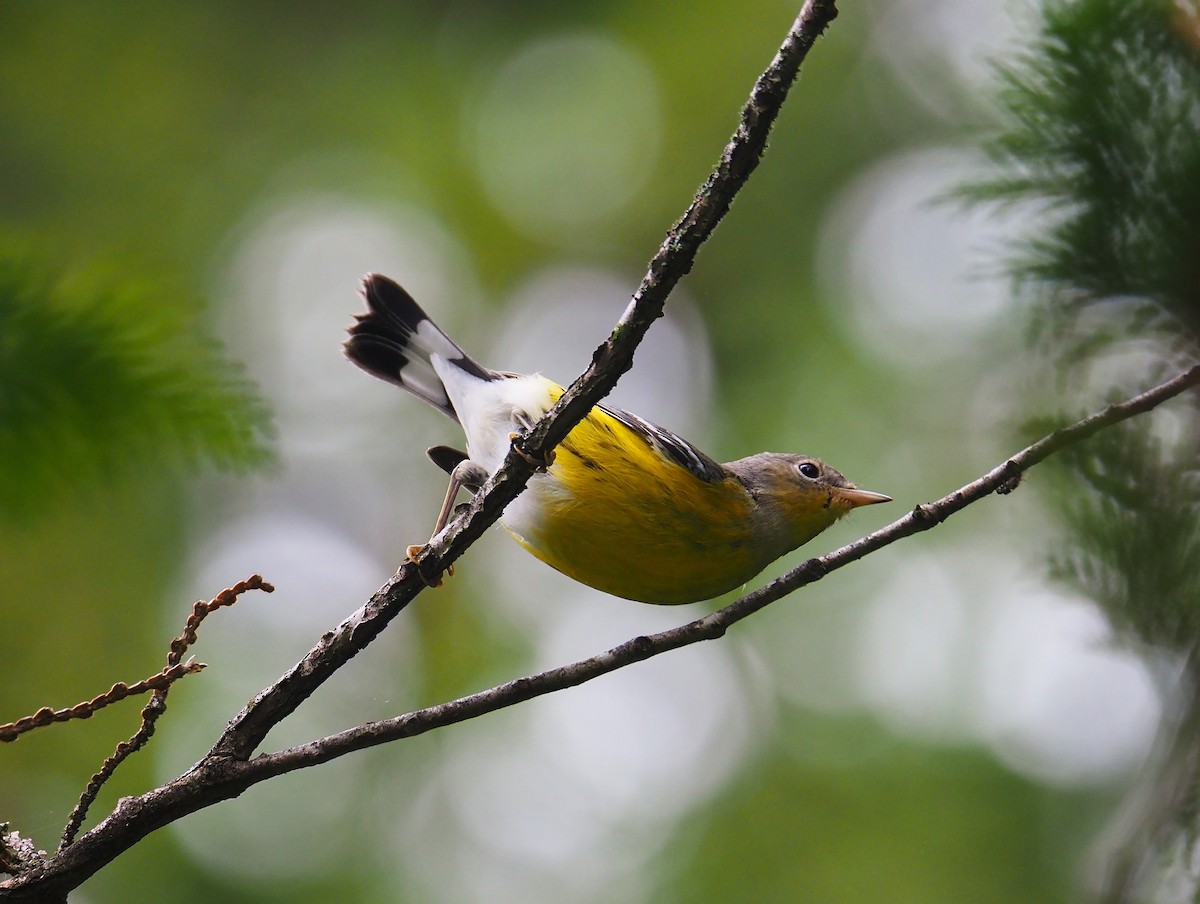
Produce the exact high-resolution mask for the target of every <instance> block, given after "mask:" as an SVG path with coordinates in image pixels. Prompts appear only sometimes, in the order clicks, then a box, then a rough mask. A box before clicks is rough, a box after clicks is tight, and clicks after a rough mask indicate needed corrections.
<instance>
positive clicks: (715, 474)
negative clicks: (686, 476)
mask: <svg viewBox="0 0 1200 904" xmlns="http://www.w3.org/2000/svg"><path fill="white" fill-rule="evenodd" d="M596 407H598V408H600V409H601V410H602V411H604V412H606V413H607V414H610V415H612V416H613V417H614V418H616V419H617V420H618V421H620V422H621V423H622V424H624V425H625V426H626V427H628V428H629V429H630V430H632V431H633V432H634V433H636V434H637V435H638V436H640V437H641V438H642V439H644V440H645V441H646V442H648V443H649V444H650V445H651V446H653V447H654V448H655V449H657V450H658V451H659V452H661V453H662V454H663V455H664V456H666V457H667V458H668V459H670V460H671V461H673V462H675V463H676V464H677V465H679V466H680V467H683V468H687V470H689V471H691V472H692V474H694V475H696V476H697V477H699V478H700V479H701V480H704V481H707V482H708V483H717V482H718V481H721V480H724V479H725V478H726V477H727V476H728V474H727V472H726V471H725V468H724V466H723V465H721V464H720V463H719V462H717V461H714V460H713V459H711V458H709V457H708V456H707V455H705V454H704V453H703V452H701V451H700V450H699V449H697V448H696V447H695V446H693V445H692V444H691V443H689V442H688V441H687V440H686V439H684V438H683V437H682V436H679V435H677V434H675V433H672V432H671V431H670V430H666V429H664V428H662V427H660V426H658V425H657V424H652V423H650V422H649V421H647V420H645V419H644V418H640V417H638V416H637V415H636V414H630V413H629V412H628V411H624V410H623V409H620V408H609V407H608V406H607V405H598V406H596Z"/></svg>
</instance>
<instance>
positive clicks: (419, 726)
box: [246, 365, 1200, 781]
mask: <svg viewBox="0 0 1200 904" xmlns="http://www.w3.org/2000/svg"><path fill="white" fill-rule="evenodd" d="M1198 385H1200V365H1196V366H1195V367H1192V368H1191V369H1190V370H1187V371H1185V372H1184V373H1181V374H1179V375H1178V376H1176V377H1174V378H1173V379H1171V380H1168V381H1166V382H1165V383H1161V384H1159V385H1158V386H1155V387H1154V388H1153V389H1150V390H1147V391H1146V392H1143V393H1140V394H1138V395H1136V396H1133V397H1132V398H1130V399H1128V400H1126V401H1124V402H1121V403H1119V404H1116V405H1110V406H1109V407H1108V408H1105V409H1104V410H1102V411H1099V412H1097V413H1095V414H1093V415H1091V416H1090V417H1087V418H1084V419H1083V420H1081V421H1078V422H1076V423H1074V424H1071V425H1070V426H1069V427H1064V428H1062V429H1061V430H1056V431H1054V432H1053V433H1051V434H1049V435H1047V436H1044V437H1042V438H1041V439H1040V440H1038V441H1037V442H1035V443H1034V444H1033V445H1031V446H1026V447H1025V448H1024V449H1022V450H1021V451H1019V452H1017V453H1016V454H1014V455H1013V456H1011V457H1010V458H1008V459H1006V460H1005V461H1004V462H1003V463H1001V464H999V465H997V466H996V467H995V468H993V469H992V470H990V471H988V472H987V473H986V474H984V475H983V476H981V477H979V478H977V479H975V480H973V481H971V482H970V483H968V484H966V485H965V486H962V487H960V488H959V489H957V490H955V491H954V492H952V493H950V494H948V495H946V496H943V497H942V498H941V499H938V500H937V501H936V502H931V503H927V504H925V505H918V506H917V507H916V508H915V509H913V510H912V511H911V512H910V513H909V514H907V515H905V516H904V517H903V518H900V519H898V520H896V521H894V522H892V523H891V524H889V525H887V526H886V527H883V528H880V529H879V530H877V531H875V532H873V533H871V534H868V535H867V536H865V537H862V538H861V539H859V540H856V541H854V542H853V543H849V544H847V545H845V546H843V547H841V548H840V549H836V550H834V551H833V552H830V553H826V554H825V555H823V556H817V557H815V558H812V559H809V560H807V561H806V562H802V563H801V564H800V565H798V566H796V567H795V568H793V569H792V570H791V571H789V572H788V573H787V574H784V575H782V576H781V577H779V578H777V579H776V580H774V581H772V582H771V583H769V584H767V585H765V586H763V587H761V588H759V589H758V590H755V591H753V592H752V593H748V594H746V595H745V596H743V597H741V598H739V599H737V600H735V601H734V602H732V603H730V604H729V605H728V606H725V607H724V608H722V609H718V610H717V611H716V612H713V613H711V614H709V615H706V616H704V617H703V618H699V619H696V620H695V621H693V622H689V623H688V624H685V625H680V626H679V627H676V628H671V629H669V630H666V631H661V632H659V633H657V634H651V635H648V636H643V637H635V638H633V639H632V640H628V641H626V642H625V643H623V644H621V645H619V646H616V647H613V648H612V649H610V650H607V651H605V652H603V653H600V654H599V655H596V656H592V657H591V658H589V659H582V660H579V661H578V662H573V663H571V664H570V665H565V666H560V667H558V668H553V669H549V670H547V671H545V672H540V673H538V674H536V675H531V676H529V677H525V678H518V679H516V680H515V681H510V682H508V683H506V684H501V685H498V686H496V687H493V688H490V689H488V690H485V691H481V692H480V693H477V694H471V695H469V696H467V697H461V698H459V699H457V700H452V701H450V702H447V703H441V704H438V705H436V706H430V707H426V708H425V709H419V710H416V711H414V712H410V713H406V714H404V715H402V716H397V717H395V718H393V719H385V720H382V721H379V722H369V723H366V724H364V725H359V726H357V727H355V728H351V729H348V730H346V731H343V732H339V733H338V734H335V735H330V736H329V737H326V738H322V739H320V740H317V741H310V742H309V743H307V744H301V745H298V746H296V747H291V748H288V749H286V750H281V751H279V752H277V753H270V754H264V755H262V756H259V757H255V759H254V760H252V761H251V762H249V763H248V764H247V769H246V773H248V774H254V775H256V776H257V775H258V774H259V773H260V772H261V773H262V778H268V777H270V776H273V775H279V774H282V773H285V772H291V771H294V770H296V769H302V768H305V767H307V766H315V765H317V764H319V763H324V762H328V761H329V760H332V759H334V758H336V757H339V756H342V755H344V754H346V753H349V752H351V751H355V750H362V749H365V748H367V747H374V746H376V745H378V744H384V743H387V742H389V741H395V740H399V739H401V738H408V737H412V736H414V735H419V734H424V733H425V732H427V731H430V730H432V729H435V728H441V727H443V726H446V725H452V724H454V723H455V722H462V721H464V720H466V719H471V718H474V717H476V716H481V715H484V714H486V713H490V712H495V711H496V710H498V709H503V708H505V707H508V706H512V705H513V704H515V703H521V702H524V701H526V700H530V699H532V698H534V697H539V696H542V695H543V694H548V693H552V692H553V691H558V690H563V689H564V688H568V687H574V686H576V685H579V684H583V683H584V682H585V681H590V680H592V679H593V678H598V677H599V676H601V675H604V674H607V673H608V672H612V671H615V670H617V669H619V668H622V667H624V666H627V665H630V664H631V663H634V662H641V661H642V660H644V659H649V658H651V657H652V656H657V655H659V654H660V653H665V652H667V651H669V650H676V649H679V648H680V647H686V646H689V645H691V644H693V643H698V642H699V641H702V640H715V639H716V638H718V637H721V636H722V635H724V634H725V632H726V631H727V630H728V629H729V628H730V627H731V626H732V625H734V624H736V623H737V622H739V621H741V620H742V619H744V618H746V617H747V616H749V615H752V614H754V613H755V612H757V611H758V610H760V609H762V608H763V607H765V606H767V605H769V604H770V603H773V602H775V601H776V600H778V599H780V598H782V597H784V596H787V595H788V594H790V593H792V592H794V591H796V590H799V589H800V588H801V587H804V586H806V585H808V584H813V583H816V582H817V581H819V580H821V578H823V577H825V575H827V574H829V573H830V572H832V571H836V570H837V569H839V568H843V567H845V566H846V565H849V564H850V563H851V562H855V561H858V560H859V559H861V558H863V557H864V556H866V555H868V554H870V553H872V552H875V551H876V550H879V549H882V548H883V547H885V546H890V545H891V544H892V543H895V542H896V541H897V540H901V539H903V538H905V537H910V536H912V535H914V534H918V533H921V532H923V531H927V530H929V529H930V528H932V527H935V526H936V525H938V524H941V523H942V522H943V521H945V520H946V519H947V518H949V517H950V516H951V515H954V514H956V513H958V512H960V511H962V510H963V509H964V508H966V507H967V506H968V505H971V504H972V503H974V502H978V501H979V500H980V499H983V498H984V497H985V496H989V495H991V494H992V493H1001V494H1007V493H1009V492H1012V490H1014V489H1015V488H1016V485H1017V483H1018V482H1019V481H1020V480H1021V477H1022V475H1024V473H1025V472H1026V471H1028V470H1029V469H1030V468H1032V467H1033V466H1034V465H1036V464H1038V463H1040V462H1042V461H1045V460H1046V459H1047V458H1048V457H1050V456H1051V455H1053V454H1054V453H1055V452H1058V451H1059V450H1061V449H1063V448H1065V447H1067V446H1070V445H1074V444H1075V443H1079V442H1081V441H1083V440H1085V439H1087V438H1088V437H1090V436H1093V435H1094V434H1096V433H1098V432H1099V431H1101V430H1103V429H1105V428H1106V427H1111V426H1112V425H1114V424H1116V423H1119V422H1121V421H1124V420H1128V419H1129V418H1132V417H1135V416H1137V415H1139V414H1144V413H1145V412H1147V411H1150V410H1152V409H1154V408H1156V407H1158V406H1159V405H1161V404H1162V403H1163V402H1166V401H1167V400H1169V399H1172V398H1174V397H1175V396H1177V395H1179V394H1180V393H1182V392H1185V391H1187V390H1188V389H1191V388H1194V387H1196V386H1198ZM261 780H262V779H260V778H257V777H256V781H261Z"/></svg>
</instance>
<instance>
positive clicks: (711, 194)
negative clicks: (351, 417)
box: [212, 0, 837, 759]
mask: <svg viewBox="0 0 1200 904" xmlns="http://www.w3.org/2000/svg"><path fill="white" fill-rule="evenodd" d="M836 16H837V8H836V6H835V4H834V2H833V0H807V2H805V4H804V6H803V8H802V9H801V10H800V14H799V16H797V18H796V21H795V22H794V23H793V24H792V27H791V29H790V30H789V32H788V34H787V37H786V38H785V39H784V41H783V44H782V46H781V47H780V48H779V51H778V53H776V54H775V58H774V59H773V60H772V61H771V64H770V65H769V66H768V67H767V69H766V70H765V71H764V72H763V74H762V75H761V76H759V78H758V81H757V82H755V85H754V89H753V91H752V92H751V94H750V98H749V100H748V101H747V102H746V104H745V106H744V107H743V108H742V113H741V117H740V120H739V122H738V127H737V130H736V131H735V132H734V135H733V137H732V138H731V139H730V141H729V143H728V144H727V145H726V147H725V150H724V152H723V153H722V155H721V159H720V162H719V163H718V164H717V168H716V169H715V170H714V172H713V173H712V174H711V175H710V176H709V178H708V180H707V181H706V182H705V183H704V185H703V186H701V188H700V190H699V192H697V194H696V197H695V199H694V200H693V201H692V204H691V206H690V207H689V208H688V210H687V212H686V213H685V214H684V215H683V217H682V218H681V219H680V220H679V222H678V223H676V224H675V225H674V226H673V227H672V228H671V229H670V231H669V232H668V233H667V237H666V239H665V240H664V241H663V243H662V245H661V246H660V248H659V250H658V253H657V254H656V255H655V256H654V258H653V260H651V261H650V266H649V269H648V271H647V273H646V275H645V277H643V279H642V282H641V285H640V286H639V287H638V289H637V291H636V292H635V293H634V296H633V299H632V301H631V302H630V304H629V307H628V308H626V310H625V313H624V314H623V315H622V317H621V320H620V322H619V323H618V324H617V327H616V329H615V330H613V333H612V335H611V336H610V337H609V338H608V339H607V340H606V341H605V342H604V343H603V344H602V345H601V346H600V347H599V348H598V349H597V350H596V352H595V354H594V355H593V356H592V363H591V365H590V366H589V367H588V369H587V370H586V371H585V372H584V373H583V375H582V376H580V377H579V379H577V380H576V381H575V382H574V383H573V384H572V385H571V386H570V388H569V389H568V390H567V391H566V392H565V393H563V395H562V397H561V398H560V399H559V400H558V403H557V404H556V405H555V406H554V407H553V408H552V409H551V410H550V411H549V412H547V414H546V416H545V417H543V418H542V419H541V420H540V421H539V422H538V423H537V424H536V425H534V427H533V429H532V430H530V432H529V433H528V434H527V435H526V436H525V437H523V438H520V439H518V440H517V441H516V443H514V446H516V447H518V448H519V450H520V451H519V452H518V451H516V450H510V452H509V454H508V457H507V458H506V459H505V462H504V465H503V466H502V467H501V468H500V470H499V471H497V472H496V474H494V475H493V476H492V478H491V480H489V481H488V482H487V483H486V484H484V486H483V488H482V489H481V491H480V492H479V493H478V494H477V495H476V496H475V498H474V500H473V501H472V502H471V504H470V506H469V508H468V510H467V511H466V512H465V513H464V514H463V515H462V516H460V517H459V518H457V519H455V520H454V521H452V522H451V523H450V524H449V525H448V526H447V527H446V529H445V530H444V531H443V532H442V533H441V534H440V535H439V536H438V537H435V538H434V539H433V540H432V541H431V542H430V543H429V545H428V546H427V547H426V548H425V549H424V550H423V551H422V552H421V553H420V554H419V556H418V557H417V560H416V561H415V562H411V563H410V562H406V563H405V564H404V565H402V566H401V568H400V570H399V571H398V572H397V573H396V574H395V575H394V576H393V577H392V579H391V580H390V581H388V582H387V583H386V584H385V585H384V586H383V587H382V588H380V590H379V591H378V592H377V593H376V594H375V595H374V596H373V597H372V598H371V600H370V602H368V603H367V605H366V606H364V607H363V608H362V609H360V610H359V611H358V612H356V613H355V614H354V615H352V616H351V617H350V618H349V619H347V620H346V621H345V622H343V623H342V624H341V625H339V626H338V628H337V629H335V630H334V631H333V632H332V633H330V634H327V635H326V636H325V637H324V638H322V640H321V642H320V643H319V644H318V645H317V646H315V647H314V648H313V649H312V650H311V651H310V652H309V654H308V655H307V656H305V657H304V659H303V660H301V661H300V662H299V663H297V664H296V666H295V667H294V668H293V669H292V670H291V671H289V672H288V673H287V674H286V675H284V676H283V677H282V678H281V679H280V680H279V681H278V682H276V683H275V684H274V685H272V686H271V687H269V688H267V689H266V690H264V691H263V692H262V693H260V694H259V695H258V696H257V697H256V698H255V699H254V700H253V701H251V703H250V705H249V706H247V707H246V709H245V710H243V711H242V712H241V713H240V714H239V715H238V716H237V717H236V718H235V719H234V720H233V721H232V722H231V723H230V724H229V727H228V728H227V729H226V731H225V733H224V734H222V736H221V738H220V739H219V740H218V741H217V743H216V745H215V746H214V747H213V749H212V755H213V756H217V757H231V758H233V759H246V758H248V757H249V756H250V755H251V754H252V753H253V752H254V751H255V750H256V749H257V748H258V745H259V744H261V743H262V741H263V738H265V737H266V735H267V732H268V731H270V730H271V728H272V727H274V726H275V725H277V724H278V723H279V722H280V720H282V719H283V718H285V717H286V716H287V715H289V714H290V713H291V712H293V711H294V710H295V708H296V707H297V706H299V705H300V703H301V702H302V701H303V700H304V699H306V698H307V697H308V696H309V695H310V694H311V693H312V692H313V691H314V690H315V689H316V688H317V687H319V686H320V685H321V683H322V682H324V681H325V680H326V679H327V678H328V677H329V676H330V675H332V674H333V673H334V672H335V671H336V670H337V669H339V668H341V667H342V666H343V665H345V664H346V662H348V661H349V660H350V659H351V658H353V657H354V656H356V655H357V654H358V653H359V652H360V651H361V650H362V649H364V648H365V647H366V646H367V644H369V643H370V642H371V641H372V640H374V639H375V637H377V636H378V635H379V632H380V631H382V630H383V629H384V628H385V627H386V626H387V624H388V623H389V622H390V621H391V620H392V619H393V618H395V617H396V615H398V614H399V613H400V611H401V610H402V609H404V607H405V606H407V605H408V604H409V603H410V602H411V601H412V600H413V598H414V597H415V596H416V595H417V594H418V593H420V592H421V591H422V590H424V589H425V587H426V584H427V579H431V578H430V576H434V577H436V576H438V575H441V574H442V572H444V571H445V570H446V568H448V567H449V566H450V565H451V564H453V563H454V561H455V560H456V559H458V557H459V556H461V555H462V554H463V552H465V551H466V549H467V548H468V547H469V546H470V545H471V544H472V543H474V542H475V541H476V540H477V539H478V538H479V537H480V536H482V535H483V532H484V531H485V530H487V528H489V527H491V526H492V524H494V523H495V522H496V520H497V519H499V517H500V514H501V512H503V511H504V508H505V506H507V505H508V504H509V503H510V502H512V500H514V499H515V498H516V497H517V495H518V494H519V493H520V492H521V491H522V490H523V489H524V488H525V485H526V483H528V481H529V478H530V477H531V476H532V475H533V466H532V464H531V463H530V461H529V459H533V460H535V461H544V460H545V459H546V456H547V455H548V454H549V452H550V451H551V450H552V449H553V448H554V446H555V445H557V444H558V443H559V442H560V441H561V440H562V439H563V437H565V436H566V435H567V434H568V433H569V432H570V431H571V429H572V428H573V427H574V426H575V425H576V424H578V423H579V421H580V420H582V419H583V416H584V415H585V414H587V412H588V411H589V410H591V408H592V406H593V405H594V404H596V403H597V402H599V401H600V400H601V399H602V398H603V397H604V396H605V395H607V394H608V392H609V391H610V390H611V389H612V388H613V386H614V385H616V382H617V379H618V378H619V377H620V376H621V375H622V374H623V373H624V372H625V371H627V370H628V369H629V368H630V366H631V365H632V363H633V353H634V350H635V349H636V348H637V345H638V343H640V342H641V340H642V338H643V337H644V336H645V334H646V331H647V330H648V329H649V328H650V325H651V324H652V323H653V322H654V321H655V320H657V319H658V318H659V317H661V316H662V312H663V306H664V304H665V303H666V299H667V296H668V295H669V294H670V292H671V290H672V289H674V288H675V285H676V284H677V283H678V282H679V280H680V278H682V277H683V276H684V275H685V274H686V273H688V272H689V271H690V270H691V268H692V264H693V263H694V262H695V259H696V254H697V252H698V251H699V250H700V246H701V245H702V244H703V243H704V241H705V240H706V239H707V238H708V237H709V236H710V235H712V233H713V230H715V229H716V227H717V224H718V223H719V222H720V221H721V218H722V217H724V215H725V214H726V212H727V211H728V210H729V206H730V204H732V203H733V199H734V197H735V196H736V195H737V193H738V191H739V190H740V189H741V187H742V186H743V185H744V184H745V183H746V180H747V179H748V178H749V177H750V174H751V173H752V172H753V171H754V169H755V167H757V165H758V161H759V159H760V158H761V157H762V154H763V152H764V151H765V150H766V146H767V136H768V135H769V134H770V131H771V127H772V125H773V124H774V122H775V119H776V117H777V116H778V114H779V110H780V108H781V107H782V105H783V102H784V100H785V99H786V98H787V93H788V90H789V89H790V87H791V85H792V83H793V82H794V81H795V79H796V75H797V73H798V72H799V70H800V64H801V63H802V62H803V61H804V58H805V56H806V55H807V54H808V51H809V49H810V48H811V47H812V46H813V43H814V42H815V41H816V39H817V38H818V37H819V36H820V35H821V33H822V32H823V31H824V30H825V28H826V26H827V25H828V24H829V23H830V22H832V21H833V19H834V18H835V17H836ZM419 572H420V573H419ZM421 573H423V574H425V575H426V578H422V577H421Z"/></svg>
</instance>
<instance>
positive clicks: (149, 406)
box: [0, 248, 270, 517]
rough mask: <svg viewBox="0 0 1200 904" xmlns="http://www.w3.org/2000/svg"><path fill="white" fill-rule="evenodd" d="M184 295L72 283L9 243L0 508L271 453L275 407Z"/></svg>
mask: <svg viewBox="0 0 1200 904" xmlns="http://www.w3.org/2000/svg"><path fill="white" fill-rule="evenodd" d="M176 301H177V299H176V298H174V297H171V296H170V295H169V294H168V293H166V292H164V291H163V290H162V289H155V288H154V287H151V286H149V285H145V284H137V283H125V284H122V285H112V284H106V285H88V284H85V283H84V281H82V280H81V281H78V282H77V283H75V284H72V283H69V282H66V281H62V280H61V279H56V278H55V276H54V275H53V274H52V273H51V272H49V270H48V269H47V268H44V267H40V266H38V265H37V264H36V263H35V262H34V260H33V256H32V255H31V254H30V253H29V252H25V251H14V250H12V249H11V248H9V249H5V250H0V387H3V388H2V390H0V517H28V516H29V515H31V514H33V513H35V512H36V511H38V510H39V508H41V507H42V506H44V505H46V504H47V503H48V502H51V501H52V500H54V499H55V498H56V497H59V496H60V495H62V494H68V493H71V494H75V493H79V492H80V491H84V490H87V489H89V488H92V487H96V486H99V485H111V484H112V483H113V482H115V481H116V480H118V479H120V478H128V477H130V476H133V477H141V476H142V475H148V474H150V473H159V472H161V471H162V470H163V469H167V470H172V469H179V468H185V467H189V466H193V465H196V464H199V463H201V462H208V463H211V464H213V465H216V466H217V467H220V468H225V469H238V468H249V467H253V466H256V465H261V464H263V463H264V462H266V461H267V460H268V459H269V454H270V453H269V450H268V446H267V441H266V437H267V432H268V428H269V418H268V414H267V411H266V408H265V406H264V403H263V402H262V401H260V400H259V399H258V397H257V396H256V395H255V394H254V391H253V389H252V388H251V386H250V385H249V384H248V383H247V381H246V379H245V378H244V376H243V375H242V372H241V370H240V369H239V368H238V366H237V365H235V364H232V363H230V362H229V361H227V360H226V359H225V358H224V357H223V355H222V353H221V350H220V348H219V347H218V346H217V344H216V343H215V342H214V341H213V340H212V339H210V338H208V337H207V336H206V335H205V334H204V332H203V330H202V329H201V328H200V327H199V325H198V324H196V323H195V322H194V320H193V318H192V316H191V315H190V314H189V313H187V311H186V308H185V306H183V305H180V304H178V303H176Z"/></svg>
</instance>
